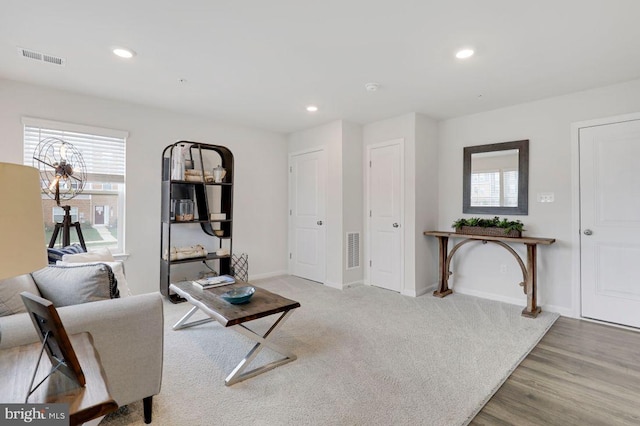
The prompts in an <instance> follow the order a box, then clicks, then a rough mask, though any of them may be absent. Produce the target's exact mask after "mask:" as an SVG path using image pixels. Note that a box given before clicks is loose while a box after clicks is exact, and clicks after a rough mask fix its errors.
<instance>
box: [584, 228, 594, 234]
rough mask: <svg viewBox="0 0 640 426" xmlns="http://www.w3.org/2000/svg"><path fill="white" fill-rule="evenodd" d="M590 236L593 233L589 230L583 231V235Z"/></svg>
mask: <svg viewBox="0 0 640 426" xmlns="http://www.w3.org/2000/svg"><path fill="white" fill-rule="evenodd" d="M591 234H593V231H592V230H591V229H585V230H584V235H591Z"/></svg>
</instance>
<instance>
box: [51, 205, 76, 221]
mask: <svg viewBox="0 0 640 426" xmlns="http://www.w3.org/2000/svg"><path fill="white" fill-rule="evenodd" d="M52 216H53V217H52V222H54V223H55V222H62V220H63V219H64V210H63V209H62V207H57V206H56V207H54V208H53V214H52ZM69 216H71V222H77V221H78V208H77V207H71V209H69Z"/></svg>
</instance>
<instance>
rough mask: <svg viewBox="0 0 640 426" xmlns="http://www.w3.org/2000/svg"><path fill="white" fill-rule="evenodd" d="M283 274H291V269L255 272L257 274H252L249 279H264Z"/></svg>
mask: <svg viewBox="0 0 640 426" xmlns="http://www.w3.org/2000/svg"><path fill="white" fill-rule="evenodd" d="M281 275H289V271H273V272H265V273H264V274H255V275H251V274H250V275H249V281H253V280H263V279H265V278H273V277H279V276H281Z"/></svg>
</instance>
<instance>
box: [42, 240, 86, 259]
mask: <svg viewBox="0 0 640 426" xmlns="http://www.w3.org/2000/svg"><path fill="white" fill-rule="evenodd" d="M84 252H85V250H84V249H83V248H82V246H81V245H80V244H71V245H70V246H66V247H62V248H48V249H47V254H48V256H49V263H50V264H55V263H56V262H57V261H58V260H62V256H64V255H65V254H75V253H84Z"/></svg>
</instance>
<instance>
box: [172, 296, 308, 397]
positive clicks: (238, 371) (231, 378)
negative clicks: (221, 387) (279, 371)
mask: <svg viewBox="0 0 640 426" xmlns="http://www.w3.org/2000/svg"><path fill="white" fill-rule="evenodd" d="M198 309H200V308H199V307H197V306H194V307H193V308H191V310H190V311H189V312H187V313H186V315H185V316H183V317H182V318H180V320H179V321H178V322H177V323H176V324H175V325H174V326H173V329H174V330H180V329H183V328H188V327H193V326H195V325H199V324H204V323H207V322H210V321H213V320H214V319H213V318H205V319H201V320H197V321H192V322H189V323H187V321H188V320H189V318H191V316H192V315H193V314H195V313H196V311H197V310H198ZM292 313H293V309H291V310H288V311H286V312H283V313H282V314H281V315H280V316H279V317H278V319H276V321H275V322H274V323H273V325H272V326H271V327H270V328H269V330H267V332H266V333H264V334H263V335H260V334H258V333H256V332H255V331H253V330H251V329H250V328H248V327H246V326H244V325H243V324H237V325H234V326H231V327H229V328H230V329H232V330H235V331H237V332H238V333H240V334H242V335H244V336H246V337H248V338H249V339H251V340H253V341H254V342H257V343H256V344H255V346H254V347H253V348H252V349H251V350H250V351H249V352H248V353H247V355H246V356H245V357H244V358H243V359H242V361H240V363H239V364H238V365H237V366H236V367H235V368H234V369H233V371H232V372H231V374H229V375H228V376H227V378H226V379H225V381H224V383H225V385H227V386H231V385H233V384H235V383H238V382H241V381H243V380H246V379H249V378H251V377H254V376H257V375H258V374H261V373H264V372H266V371H269V370H273V369H274V368H276V367H278V366H280V365H283V364H287V363H289V362H291V361H295V360H296V359H297V358H298V357H297V356H296V355H295V354H293V353H291V352H289V351H287V350H285V349H283V348H281V347H280V346H278V345H276V344H275V343H273V342H272V341H271V340H269V337H270V336H271V334H272V333H273V332H274V331H276V330H277V329H278V328H280V327H281V326H282V324H284V323H285V321H286V320H287V319H288V318H289V317H290V316H291V314H292ZM265 347H267V348H269V349H271V350H272V351H274V352H277V353H279V354H280V355H283V356H284V358H280V359H278V360H275V361H273V362H270V363H268V364H265V365H263V366H261V367H257V368H254V369H253V370H249V371H247V372H245V370H246V369H247V367H249V364H251V361H253V360H254V359H255V357H256V356H258V354H259V353H260V351H261V350H262V349H264V348H265Z"/></svg>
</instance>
